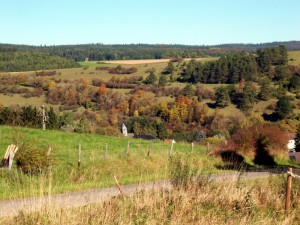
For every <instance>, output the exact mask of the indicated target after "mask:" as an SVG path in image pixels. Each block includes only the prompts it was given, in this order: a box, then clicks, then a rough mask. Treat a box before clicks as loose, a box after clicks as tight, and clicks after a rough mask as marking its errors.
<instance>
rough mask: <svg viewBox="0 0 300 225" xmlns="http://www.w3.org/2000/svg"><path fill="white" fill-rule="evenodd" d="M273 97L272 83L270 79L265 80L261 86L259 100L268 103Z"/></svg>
mask: <svg viewBox="0 0 300 225" xmlns="http://www.w3.org/2000/svg"><path fill="white" fill-rule="evenodd" d="M271 96H272V87H271V81H270V80H269V79H267V78H266V79H264V80H263V81H262V83H261V86H260V91H259V93H258V98H259V99H260V100H263V101H267V100H269V99H270V98H271Z"/></svg>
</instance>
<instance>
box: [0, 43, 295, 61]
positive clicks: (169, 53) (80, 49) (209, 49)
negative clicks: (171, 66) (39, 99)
mask: <svg viewBox="0 0 300 225" xmlns="http://www.w3.org/2000/svg"><path fill="white" fill-rule="evenodd" d="M278 45H285V46H287V49H288V50H299V49H300V42H299V41H291V42H274V43H265V44H227V45H226V44H224V45H216V46H204V45H202V46H199V45H198V46H197V45H162V44H156V45H148V44H129V45H104V44H83V45H58V46H29V45H11V44H0V53H1V52H2V53H3V52H6V53H9V52H46V53H49V54H53V55H58V56H61V57H65V58H71V59H73V60H75V61H84V60H85V58H86V57H88V58H89V60H93V61H98V60H123V59H161V58H197V57H205V56H224V55H226V54H229V53H236V52H241V51H249V52H255V51H256V50H257V49H258V48H264V47H267V46H268V47H271V46H278Z"/></svg>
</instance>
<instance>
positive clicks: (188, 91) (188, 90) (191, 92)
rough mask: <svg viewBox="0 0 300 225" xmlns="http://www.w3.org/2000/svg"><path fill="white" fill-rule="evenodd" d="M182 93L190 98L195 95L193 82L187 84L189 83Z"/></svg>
mask: <svg viewBox="0 0 300 225" xmlns="http://www.w3.org/2000/svg"><path fill="white" fill-rule="evenodd" d="M182 94H183V95H184V96H186V97H189V98H191V97H193V96H194V95H195V90H194V88H193V86H192V84H187V85H186V86H185V87H184V88H183V90H182Z"/></svg>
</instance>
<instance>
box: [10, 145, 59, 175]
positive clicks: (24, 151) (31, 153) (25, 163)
mask: <svg viewBox="0 0 300 225" xmlns="http://www.w3.org/2000/svg"><path fill="white" fill-rule="evenodd" d="M15 160H16V164H17V166H18V167H19V169H21V171H22V172H23V173H25V174H31V175H37V174H40V173H44V172H47V170H48V168H49V167H50V166H51V165H52V164H53V162H54V161H53V158H52V157H51V155H49V156H47V150H45V149H40V148H37V147H35V146H31V145H29V144H26V143H23V145H21V146H20V148H19V150H18V152H17V153H16V156H15Z"/></svg>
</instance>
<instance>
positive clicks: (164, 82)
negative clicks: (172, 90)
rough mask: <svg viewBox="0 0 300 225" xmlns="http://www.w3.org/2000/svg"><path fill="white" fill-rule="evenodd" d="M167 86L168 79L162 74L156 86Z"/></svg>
mask: <svg viewBox="0 0 300 225" xmlns="http://www.w3.org/2000/svg"><path fill="white" fill-rule="evenodd" d="M167 84H168V77H167V76H166V75H164V74H161V75H160V76H159V80H158V85H159V86H161V87H164V86H166V85H167Z"/></svg>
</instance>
